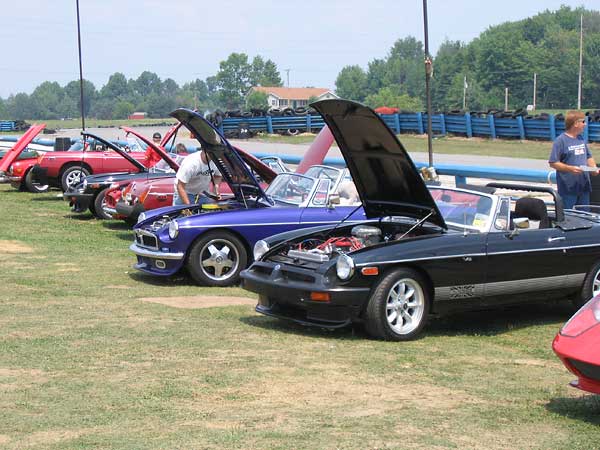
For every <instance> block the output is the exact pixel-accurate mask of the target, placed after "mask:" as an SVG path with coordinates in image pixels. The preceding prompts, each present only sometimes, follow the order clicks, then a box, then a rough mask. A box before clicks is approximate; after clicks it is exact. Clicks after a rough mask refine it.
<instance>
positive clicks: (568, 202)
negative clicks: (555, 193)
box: [560, 191, 590, 209]
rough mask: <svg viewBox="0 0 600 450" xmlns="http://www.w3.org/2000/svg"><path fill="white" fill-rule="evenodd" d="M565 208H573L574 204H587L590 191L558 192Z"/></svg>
mask: <svg viewBox="0 0 600 450" xmlns="http://www.w3.org/2000/svg"><path fill="white" fill-rule="evenodd" d="M560 196H561V197H562V200H563V206H564V207H565V209H573V206H575V205H589V204H590V191H586V192H579V193H576V194H560Z"/></svg>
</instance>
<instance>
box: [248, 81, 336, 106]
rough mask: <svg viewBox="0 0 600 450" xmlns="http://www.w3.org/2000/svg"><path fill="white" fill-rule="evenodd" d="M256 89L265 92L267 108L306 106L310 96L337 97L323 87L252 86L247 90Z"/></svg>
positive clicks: (322, 98) (321, 98)
mask: <svg viewBox="0 0 600 450" xmlns="http://www.w3.org/2000/svg"><path fill="white" fill-rule="evenodd" d="M252 91H258V92H264V93H266V94H267V96H268V97H267V101H268V102H269V108H281V109H284V108H298V107H300V106H308V100H309V99H310V98H314V99H315V98H316V99H317V100H326V99H331V98H339V97H338V96H337V95H335V94H334V93H333V92H331V91H330V90H329V89H325V88H290V87H269V86H254V87H252V88H250V91H249V92H252Z"/></svg>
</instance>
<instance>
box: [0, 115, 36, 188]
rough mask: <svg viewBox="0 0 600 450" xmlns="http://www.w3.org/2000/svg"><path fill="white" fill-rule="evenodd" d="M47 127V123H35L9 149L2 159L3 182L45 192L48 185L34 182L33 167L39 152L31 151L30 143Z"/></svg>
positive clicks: (0, 164)
mask: <svg viewBox="0 0 600 450" xmlns="http://www.w3.org/2000/svg"><path fill="white" fill-rule="evenodd" d="M45 127H46V124H39V125H38V124H33V125H32V126H31V127H30V128H29V129H28V130H27V131H26V132H25V133H24V134H23V135H22V136H21V137H20V138H19V140H17V142H16V143H15V145H14V146H13V147H12V148H11V149H10V150H8V151H7V152H6V153H5V154H4V156H3V157H2V160H0V174H5V175H2V182H7V183H10V184H11V185H12V186H13V187H14V188H16V189H19V190H28V191H30V192H44V191H46V190H48V186H41V185H39V184H37V183H34V180H33V177H32V175H33V174H32V173H31V168H32V167H33V166H34V165H35V163H36V161H37V157H38V153H37V152H35V151H29V150H30V148H29V145H30V144H31V141H33V139H35V137H36V136H37V135H38V134H40V132H41V131H42V130H43V129H44V128H45Z"/></svg>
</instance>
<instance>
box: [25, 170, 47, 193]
mask: <svg viewBox="0 0 600 450" xmlns="http://www.w3.org/2000/svg"><path fill="white" fill-rule="evenodd" d="M25 188H26V189H27V190H28V191H29V192H33V193H35V194H41V193H43V192H46V191H47V190H48V188H49V186H48V185H47V184H40V183H38V182H37V181H35V178H34V176H33V171H32V170H30V171H28V172H27V175H25Z"/></svg>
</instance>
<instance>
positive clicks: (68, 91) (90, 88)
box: [65, 79, 98, 117]
mask: <svg viewBox="0 0 600 450" xmlns="http://www.w3.org/2000/svg"><path fill="white" fill-rule="evenodd" d="M79 86H80V84H79V80H73V81H71V82H69V83H67V85H66V86H65V96H67V97H68V98H69V99H70V100H71V101H72V102H73V103H75V105H77V114H76V115H75V116H76V117H81V95H80V93H81V89H80V87H79ZM97 96H98V92H97V91H96V87H95V86H94V83H92V82H91V81H88V80H85V79H84V80H83V112H84V114H85V116H86V117H88V116H89V114H90V111H91V108H92V105H93V103H94V102H95V100H96V98H97Z"/></svg>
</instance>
